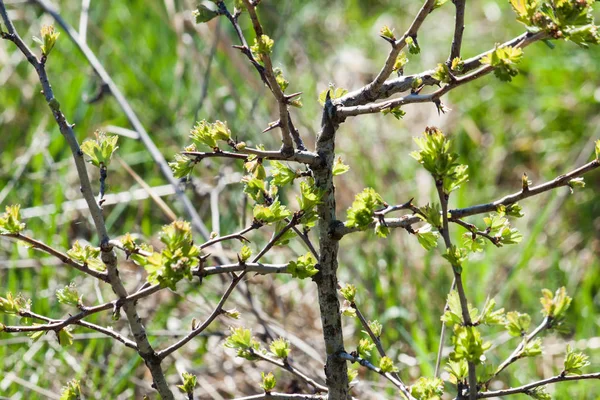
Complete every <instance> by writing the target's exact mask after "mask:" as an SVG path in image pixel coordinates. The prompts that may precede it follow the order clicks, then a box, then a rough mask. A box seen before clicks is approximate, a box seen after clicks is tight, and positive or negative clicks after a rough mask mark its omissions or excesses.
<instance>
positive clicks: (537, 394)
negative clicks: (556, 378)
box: [527, 386, 552, 400]
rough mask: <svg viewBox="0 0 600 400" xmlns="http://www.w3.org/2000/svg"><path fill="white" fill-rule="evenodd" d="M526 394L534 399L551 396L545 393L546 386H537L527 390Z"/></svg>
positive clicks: (549, 397) (549, 399)
mask: <svg viewBox="0 0 600 400" xmlns="http://www.w3.org/2000/svg"><path fill="white" fill-rule="evenodd" d="M527 395H528V396H529V397H531V398H532V399H535V400H552V396H550V395H549V394H548V393H546V386H538V387H535V388H533V389H531V390H528V391H527Z"/></svg>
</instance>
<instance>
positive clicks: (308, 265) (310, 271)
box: [288, 252, 319, 279]
mask: <svg viewBox="0 0 600 400" xmlns="http://www.w3.org/2000/svg"><path fill="white" fill-rule="evenodd" d="M316 265H317V259H316V258H315V257H314V256H313V255H312V254H311V253H310V252H309V253H306V254H305V255H303V256H300V257H298V259H297V260H296V261H291V262H290V263H289V265H288V272H289V273H290V274H291V275H292V276H293V277H294V278H299V279H306V278H310V277H311V276H314V275H316V274H317V273H318V272H319V270H318V269H317V268H316Z"/></svg>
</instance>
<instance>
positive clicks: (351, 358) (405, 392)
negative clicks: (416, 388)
mask: <svg viewBox="0 0 600 400" xmlns="http://www.w3.org/2000/svg"><path fill="white" fill-rule="evenodd" d="M337 356H338V357H339V358H341V359H343V360H346V361H350V362H352V363H359V364H360V365H362V366H363V367H366V368H368V369H370V370H371V371H373V372H377V373H378V374H379V375H381V376H383V377H384V378H386V379H387V380H389V381H390V382H392V384H394V386H396V387H397V388H398V389H400V392H401V393H402V394H403V395H404V396H406V398H408V399H409V400H415V398H414V397H413V396H412V395H411V394H410V390H408V388H407V387H406V385H404V384H403V383H402V382H400V381H399V380H397V379H396V378H394V376H393V375H392V374H391V373H389V372H383V371H382V370H381V368H379V367H376V366H374V365H373V364H371V363H370V362H369V361H368V360H365V359H364V358H361V357H358V356H353V355H352V354H348V353H346V352H345V351H342V352H340V353H338V354H337Z"/></svg>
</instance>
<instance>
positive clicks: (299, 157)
mask: <svg viewBox="0 0 600 400" xmlns="http://www.w3.org/2000/svg"><path fill="white" fill-rule="evenodd" d="M182 154H184V155H186V156H189V157H195V159H196V161H197V162H199V161H201V160H202V159H204V158H210V157H222V158H235V159H238V160H247V159H248V156H249V155H255V156H257V157H258V158H263V159H266V160H284V161H295V162H298V163H302V164H307V165H314V164H316V163H318V162H320V158H319V156H318V155H317V154H314V153H311V152H309V151H304V150H296V151H294V152H293V153H292V154H291V155H289V156H288V155H284V154H283V153H282V152H281V151H268V150H258V149H249V148H247V149H243V150H239V151H238V152H236V153H233V152H229V151H215V152H211V153H208V152H201V151H184V152H182Z"/></svg>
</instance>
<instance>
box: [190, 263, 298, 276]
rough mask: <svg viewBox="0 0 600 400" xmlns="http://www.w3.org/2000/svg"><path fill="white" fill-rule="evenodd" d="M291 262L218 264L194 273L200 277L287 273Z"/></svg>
mask: <svg viewBox="0 0 600 400" xmlns="http://www.w3.org/2000/svg"><path fill="white" fill-rule="evenodd" d="M288 265H289V264H263V263H237V264H225V265H217V266H214V267H205V268H201V269H195V270H193V271H192V274H193V275H195V276H198V277H200V278H203V277H206V276H210V275H217V274H226V273H231V272H239V271H246V272H256V273H258V274H286V273H288V272H287V267H288Z"/></svg>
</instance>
